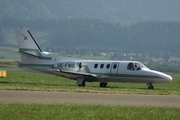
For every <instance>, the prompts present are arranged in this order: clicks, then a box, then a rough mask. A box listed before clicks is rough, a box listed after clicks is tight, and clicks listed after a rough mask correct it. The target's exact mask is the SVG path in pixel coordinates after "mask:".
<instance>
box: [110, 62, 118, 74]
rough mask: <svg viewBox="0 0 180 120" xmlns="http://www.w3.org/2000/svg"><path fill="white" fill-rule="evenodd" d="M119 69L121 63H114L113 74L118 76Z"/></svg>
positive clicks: (112, 66)
mask: <svg viewBox="0 0 180 120" xmlns="http://www.w3.org/2000/svg"><path fill="white" fill-rule="evenodd" d="M118 68H119V63H118V62H114V63H112V64H111V74H117V73H118Z"/></svg>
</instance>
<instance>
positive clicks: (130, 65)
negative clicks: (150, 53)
mask: <svg viewBox="0 0 180 120" xmlns="http://www.w3.org/2000/svg"><path fill="white" fill-rule="evenodd" d="M127 69H128V70H134V64H133V63H132V62H130V63H129V64H128V66H127Z"/></svg>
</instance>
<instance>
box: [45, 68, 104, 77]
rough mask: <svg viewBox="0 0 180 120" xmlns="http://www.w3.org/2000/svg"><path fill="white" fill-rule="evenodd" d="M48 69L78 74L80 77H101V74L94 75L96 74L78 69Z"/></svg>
mask: <svg viewBox="0 0 180 120" xmlns="http://www.w3.org/2000/svg"><path fill="white" fill-rule="evenodd" d="M48 71H54V72H61V73H66V74H70V75H76V76H80V77H95V78H101V76H99V75H96V74H90V73H84V72H79V71H77V72H76V71H67V70H59V69H49V70H48Z"/></svg>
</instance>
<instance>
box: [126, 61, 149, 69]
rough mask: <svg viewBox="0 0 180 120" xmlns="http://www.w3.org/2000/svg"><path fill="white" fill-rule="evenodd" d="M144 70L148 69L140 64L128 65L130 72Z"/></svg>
mask: <svg viewBox="0 0 180 120" xmlns="http://www.w3.org/2000/svg"><path fill="white" fill-rule="evenodd" d="M142 68H147V67H146V66H145V65H143V64H142V63H139V62H130V63H128V65H127V69H128V70H141V69H142Z"/></svg>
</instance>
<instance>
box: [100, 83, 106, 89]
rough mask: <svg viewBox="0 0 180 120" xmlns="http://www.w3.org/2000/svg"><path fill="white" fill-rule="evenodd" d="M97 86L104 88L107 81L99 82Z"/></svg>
mask: <svg viewBox="0 0 180 120" xmlns="http://www.w3.org/2000/svg"><path fill="white" fill-rule="evenodd" d="M99 86H100V87H102V88H105V87H106V86H107V83H106V82H100V84H99Z"/></svg>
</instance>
